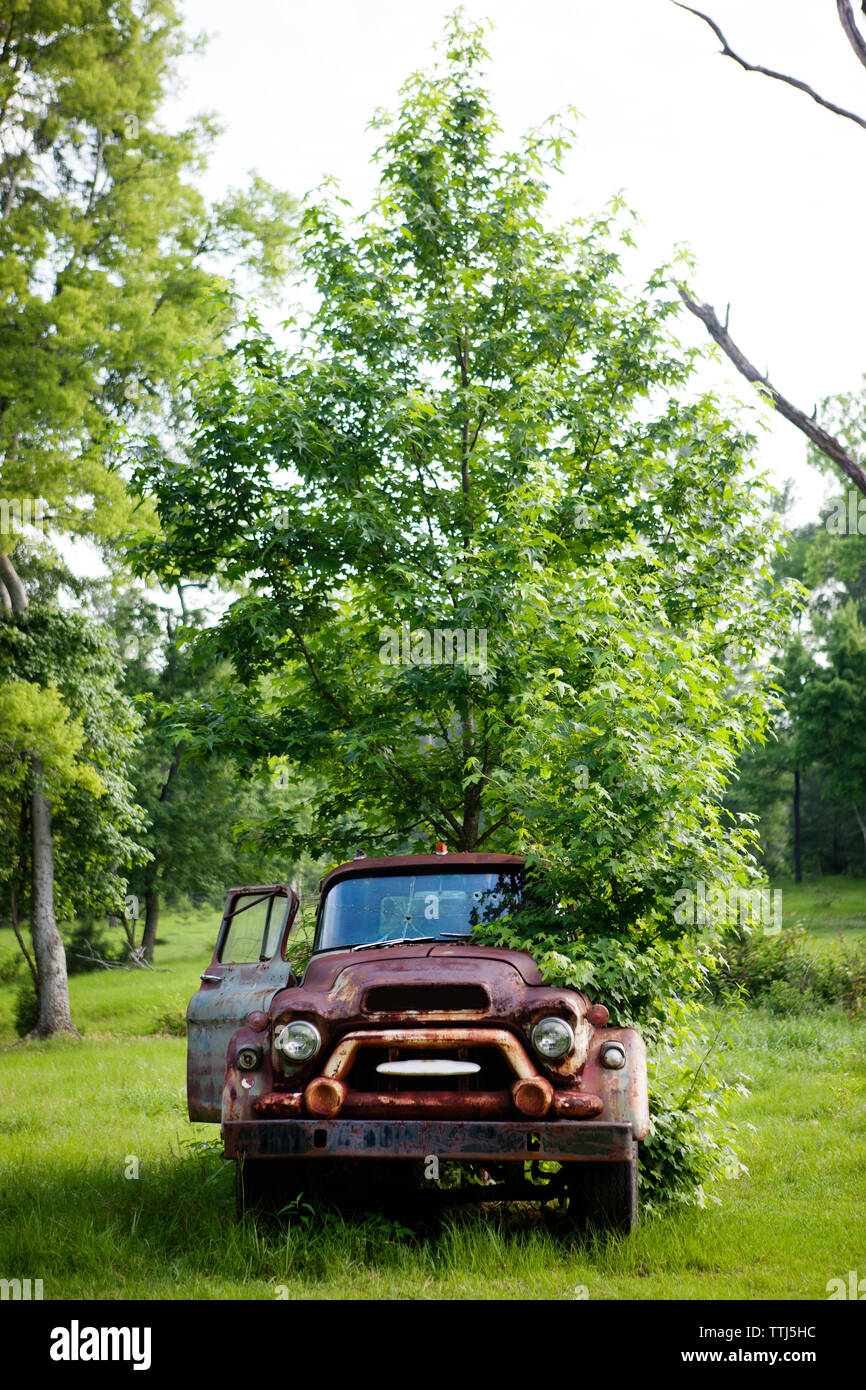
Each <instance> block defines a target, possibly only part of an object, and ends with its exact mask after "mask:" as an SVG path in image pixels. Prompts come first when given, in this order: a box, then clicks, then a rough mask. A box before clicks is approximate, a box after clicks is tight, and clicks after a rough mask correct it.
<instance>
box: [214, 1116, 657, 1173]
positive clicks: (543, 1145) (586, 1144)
mask: <svg viewBox="0 0 866 1390" xmlns="http://www.w3.org/2000/svg"><path fill="white" fill-rule="evenodd" d="M223 1139H224V1143H225V1154H226V1157H227V1158H239V1157H249V1158H252V1157H260V1158H291V1157H296V1158H300V1157H305V1158H306V1157H310V1158H315V1157H317V1156H324V1157H335V1156H345V1157H351V1158H375V1159H383V1158H425V1157H427V1155H429V1154H436V1156H437V1157H438V1158H439V1159H440V1161H442V1160H445V1159H465V1160H467V1161H470V1160H471V1161H483V1160H484V1159H485V1158H486V1159H490V1160H491V1161H492V1160H494V1159H495V1160H501V1161H505V1160H507V1159H515V1160H519V1161H524V1162H525V1161H526V1160H527V1159H532V1160H535V1159H538V1160H542V1161H544V1160H553V1161H558V1162H562V1163H569V1162H595V1163H606V1162H609V1163H621V1162H623V1161H624V1160H626V1159H630V1158H631V1157H632V1156H633V1153H634V1138H633V1136H632V1132H631V1125H630V1124H596V1123H589V1124H586V1123H581V1122H571V1121H568V1120H556V1121H553V1122H551V1121H547V1120H538V1121H535V1122H533V1121H509V1120H501V1121H495V1120H491V1121H485V1120H396V1119H395V1120H374V1119H369V1120H367V1119H363V1120H360V1119H354V1120H349V1119H345V1120H344V1119H339V1120H269V1121H268V1122H267V1124H256V1123H244V1122H239V1121H235V1122H232V1123H230V1124H226V1125H225V1126H224V1127H223Z"/></svg>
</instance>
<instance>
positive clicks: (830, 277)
mask: <svg viewBox="0 0 866 1390" xmlns="http://www.w3.org/2000/svg"><path fill="white" fill-rule="evenodd" d="M453 7H454V6H453V3H450V0H246V3H245V4H243V5H239V4H238V3H237V0H231V2H230V0H185V3H183V10H184V12H185V14H186V26H187V29H188V31H189V32H191V33H195V32H198V31H200V30H206V31H207V32H208V33H210V35H211V41H210V44H209V45H208V48H207V50H206V52H205V54H204V55H203V56H200V57H197V58H190V59H188V60H185V62H184V64H183V69H182V71H183V76H184V79H185V84H186V85H185V88H184V90H183V92H182V93H181V94H180V95H179V96H178V97H177V98H176V99H175V101H174V102H173V103H172V104H171V106H170V107H169V108H168V109H167V112H166V119H167V121H168V122H170V123H171V124H174V122H175V121H179V120H180V119H182V118H183V117H184V116H185V115H188V114H191V113H193V112H196V111H200V110H210V111H214V112H216V113H217V114H218V115H219V116H220V117H221V119H222V120H223V122H224V124H225V126H226V132H225V134H224V136H223V137H222V139H221V141H220V142H219V145H218V148H217V150H216V151H215V154H214V158H213V161H212V164H211V168H210V170H209V173H208V176H207V180H206V189H207V191H208V192H209V193H211V194H212V195H214V196H217V195H219V194H220V193H221V192H222V191H224V189H225V188H226V187H227V186H228V185H230V184H234V185H237V184H239V183H242V182H243V181H244V176H245V173H246V171H247V170H248V169H251V168H256V169H258V170H259V171H260V172H261V173H262V174H263V175H264V176H265V177H266V178H268V179H270V180H271V181H272V182H273V183H276V184H278V185H280V186H282V187H284V188H287V189H288V190H289V191H291V192H292V193H294V194H297V195H301V194H303V193H305V192H306V191H307V190H308V189H310V188H312V187H314V186H315V185H317V184H318V183H319V182H320V181H321V180H322V178H323V177H324V176H325V175H326V174H331V175H335V176H336V177H337V178H338V179H339V180H340V181H341V182H342V184H343V192H344V193H345V195H346V196H347V197H349V198H350V199H351V200H352V202H353V203H355V204H356V205H357V206H358V208H359V210H361V209H363V208H364V207H365V206H366V204H367V202H368V200H369V194H370V191H371V189H372V187H373V185H374V182H375V173H374V170H373V167H372V165H371V162H370V155H371V152H372V150H373V148H374V144H375V137H374V136H373V134H372V133H370V132H368V131H366V129H365V127H366V124H367V122H368V120H369V118H370V116H371V115H372V113H373V111H374V109H375V108H376V107H378V106H386V107H393V106H394V105H395V104H396V94H397V90H398V88H399V86H400V85H401V83H402V81H403V80H404V79H405V78H406V77H407V76H408V74H409V73H410V72H411V71H412V70H414V69H416V68H419V67H424V66H427V65H428V64H429V63H430V61H431V59H432V44H433V42H434V41H435V40H436V39H437V38H438V37H439V36H440V34H441V32H442V29H443V20H444V16H445V15H446V14H448V13H449V12H450V11H451V10H452V9H453ZM698 7H699V8H705V9H706V10H707V12H708V13H710V14H711V15H712V16H713V18H714V19H715V20H716V22H717V23H718V24H720V26H721V27H722V29H723V30H724V31H725V34H726V36H727V38H728V42H729V43H730V44H731V46H732V47H733V48H734V49H735V50H736V51H737V52H739V53H741V54H742V55H743V56H744V57H745V58H747V59H748V60H750V61H751V62H755V63H762V64H763V65H765V66H767V67H771V68H776V69H780V70H782V71H784V72H789V73H791V74H793V75H794V76H797V77H800V78H802V79H803V80H805V81H807V82H809V83H810V85H811V86H813V87H814V88H815V89H816V90H817V91H819V92H820V93H821V94H822V95H823V96H825V97H827V98H828V99H829V100H832V101H835V102H836V103H837V104H840V105H843V106H848V107H850V108H852V109H853V110H855V111H857V112H858V113H859V114H863V115H866V68H863V67H862V66H861V65H860V64H859V63H858V62H857V60H856V58H855V56H854V54H853V52H852V51H851V49H850V48H849V46H848V43H847V40H846V39H845V37H844V34H843V32H842V29H841V27H840V25H839V22H838V19H837V17H836V7H835V5H834V4H832V0H760V3H758V0H698ZM465 8H466V10H467V12H468V14H469V15H470V16H472V17H473V18H484V17H488V18H491V19H492V20H493V21H494V23H495V25H496V28H495V30H494V32H493V34H492V35H491V36H490V39H489V43H488V47H489V48H490V51H491V65H490V70H489V77H488V81H489V86H490V89H491V91H492V94H493V99H494V106H495V108H496V110H497V112H498V115H499V119H500V123H501V125H502V126H503V132H504V139H505V140H506V142H510V141H513V140H514V139H516V137H518V136H519V134H520V133H521V132H522V131H523V130H524V129H525V128H527V127H528V126H531V125H535V124H537V123H538V122H539V121H541V120H543V119H544V118H545V117H546V116H547V115H549V114H551V113H552V112H554V111H557V110H562V109H564V108H565V107H567V106H568V105H570V104H572V105H574V106H576V107H577V109H578V110H579V111H580V112H581V113H582V115H583V120H582V121H581V124H580V131H579V141H578V145H577V147H576V149H575V150H574V151H573V152H572V155H571V157H570V159H569V162H568V165H567V173H566V176H565V177H564V178H563V179H562V180H559V181H558V184H557V185H555V188H554V199H553V201H552V204H551V209H552V213H553V215H554V216H555V217H557V218H558V217H566V216H569V215H572V214H574V213H579V212H590V211H594V210H596V209H600V208H601V206H602V205H603V203H604V202H605V201H606V200H607V198H608V197H609V196H610V194H611V193H612V192H614V191H616V190H618V189H622V190H624V191H625V194H626V197H627V201H628V203H629V204H630V206H632V207H634V208H635V210H636V211H637V212H638V213H639V214H640V216H641V218H642V220H643V223H644V226H643V228H642V230H641V232H640V236H639V244H640V259H641V262H642V263H643V262H645V261H646V262H660V261H662V260H664V259H665V258H667V257H668V256H669V254H670V253H671V251H672V249H673V247H674V246H675V245H676V244H677V243H678V242H686V243H687V244H688V245H689V246H690V247H691V249H692V250H693V252H694V253H695V255H696V256H697V259H698V264H699V271H698V275H697V277H696V279H695V285H696V288H697V289H698V291H699V294H700V296H701V298H702V299H704V300H708V301H709V302H710V303H711V304H713V305H714V306H715V308H716V310H717V312H718V313H719V315H720V317H722V318H724V313H725V306H726V304H727V303H728V302H729V301H730V304H731V317H730V329H731V333H732V335H733V337H734V339H735V341H737V342H738V344H739V346H740V347H741V349H742V350H743V351H744V352H745V353H746V355H747V356H749V357H750V358H751V359H752V360H753V361H754V362H755V363H756V365H757V366H758V367H759V368H761V369H764V368H766V367H769V370H770V377H771V380H772V381H773V382H774V384H775V385H776V386H778V388H779V389H780V390H781V391H783V392H784V393H785V394H787V395H788V396H789V398H790V399H792V400H793V401H794V403H795V404H797V405H799V406H800V407H801V408H803V409H805V410H806V411H807V413H809V412H811V410H812V407H813V405H814V404H815V403H816V402H818V401H820V399H821V398H822V397H823V396H825V395H829V394H830V393H835V392H838V391H843V390H852V389H855V388H857V387H858V385H859V384H860V381H861V374H862V371H863V369H864V367H866V354H864V352H863V340H864V324H866V277H864V276H863V275H862V273H857V272H858V270H859V266H858V267H857V268H856V269H854V270H853V273H852V264H851V260H852V256H854V255H855V254H856V253H857V252H859V250H860V242H861V240H862V234H863V212H864V193H863V177H862V169H863V159H864V155H866V130H862V129H860V128H859V127H857V126H856V125H855V124H854V123H853V122H851V121H847V120H844V119H842V118H841V117H839V116H835V115H833V114H832V113H830V112H828V111H824V110H822V109H821V108H820V107H818V106H817V105H816V104H815V103H814V102H813V101H811V100H810V99H809V98H808V97H807V96H806V95H805V94H803V93H800V92H797V91H794V90H792V89H791V88H789V87H787V86H785V85H784V84H782V83H779V82H774V81H771V80H769V79H768V78H765V77H762V76H760V75H759V74H752V73H745V72H743V71H742V69H740V68H739V67H737V66H736V65H735V64H734V63H733V62H732V61H731V60H730V59H726V58H722V57H721V56H720V55H719V53H718V48H719V45H718V42H717V40H716V39H715V37H714V36H713V34H712V33H711V32H710V30H709V29H708V27H707V26H706V25H705V24H704V23H703V22H702V21H701V20H699V19H696V18H695V17H694V16H692V15H689V14H687V13H685V12H684V11H683V10H680V9H677V8H675V6H674V5H673V4H672V3H670V0H534V3H533V4H531V5H527V4H526V3H525V0H467V3H466V6H465ZM856 8H857V10H858V12H859V6H857V7H856ZM682 335H683V337H684V339H686V340H688V341H693V342H705V341H708V340H707V339H706V338H705V335H704V330H703V328H702V326H701V325H700V324H698V323H697V321H696V320H693V319H691V317H690V316H684V318H683V327H682ZM712 377H713V381H714V382H715V383H716V384H718V385H719V386H721V387H724V386H725V384H726V383H727V384H728V385H729V386H730V387H732V388H733V390H734V391H735V392H736V394H737V395H739V396H740V397H742V396H743V394H744V393H746V392H748V391H749V389H750V388H748V387H747V386H746V384H745V382H743V381H742V379H741V378H739V377H738V376H737V374H736V372H735V371H734V369H733V368H732V367H730V366H729V364H728V363H727V361H725V362H724V364H723V365H719V366H718V368H714V369H713V373H712ZM805 448H806V446H805V440H804V439H803V437H802V436H801V435H800V434H799V432H798V431H796V430H795V429H794V428H793V426H790V425H788V424H787V423H786V422H785V421H783V420H781V419H779V418H778V417H773V422H772V428H771V431H770V432H769V434H767V435H766V436H764V438H763V439H762V443H761V445H760V455H759V457H760V459H761V460H762V461H763V462H764V463H765V464H766V466H767V467H769V468H771V469H772V471H773V472H774V474H775V475H776V476H777V477H778V478H779V479H780V480H781V479H783V478H784V477H793V478H794V479H795V482H796V486H797V495H798V499H799V501H798V505H797V508H796V510H795V512H794V514H793V520H794V521H795V522H801V521H805V520H808V519H810V518H812V517H814V516H815V514H816V511H817V510H818V508H819V506H820V503H821V499H822V498H823V497H824V495H825V493H826V492H827V490H828V486H829V485H828V482H827V480H825V479H824V478H822V476H821V475H820V474H819V473H817V472H816V471H815V470H812V469H810V468H809V467H808V465H807V464H806V461H805Z"/></svg>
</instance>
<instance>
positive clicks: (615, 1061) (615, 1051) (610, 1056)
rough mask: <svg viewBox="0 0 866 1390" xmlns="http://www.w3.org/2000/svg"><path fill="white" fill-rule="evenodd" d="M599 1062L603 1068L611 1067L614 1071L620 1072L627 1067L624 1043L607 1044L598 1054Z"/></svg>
mask: <svg viewBox="0 0 866 1390" xmlns="http://www.w3.org/2000/svg"><path fill="white" fill-rule="evenodd" d="M598 1060H599V1061H600V1062H601V1065H602V1066H603V1067H610V1068H611V1070H612V1071H619V1070H620V1069H621V1068H622V1067H624V1066H625V1048H624V1047H623V1045H622V1043H618V1042H609V1043H605V1044H604V1045H603V1047H602V1048H601V1051H600V1052H599V1054H598Z"/></svg>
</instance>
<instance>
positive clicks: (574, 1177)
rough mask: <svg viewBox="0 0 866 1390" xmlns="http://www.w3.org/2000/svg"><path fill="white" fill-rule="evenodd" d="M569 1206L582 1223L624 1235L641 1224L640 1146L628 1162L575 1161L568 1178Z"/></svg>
mask: <svg viewBox="0 0 866 1390" xmlns="http://www.w3.org/2000/svg"><path fill="white" fill-rule="evenodd" d="M568 1192H569V1209H571V1208H572V1207H574V1209H575V1210H574V1215H575V1217H576V1218H577V1220H578V1221H580V1222H585V1223H586V1224H587V1225H589V1226H595V1227H597V1228H599V1229H601V1230H607V1231H619V1232H621V1233H622V1234H624V1235H628V1234H629V1232H631V1231H634V1230H636V1229H637V1224H638V1158H637V1146H636V1145H635V1152H634V1154H633V1156H632V1157H631V1158H630V1159H629V1160H628V1161H627V1162H625V1163H575V1164H574V1171H573V1172H572V1173H570V1174H569V1178H568Z"/></svg>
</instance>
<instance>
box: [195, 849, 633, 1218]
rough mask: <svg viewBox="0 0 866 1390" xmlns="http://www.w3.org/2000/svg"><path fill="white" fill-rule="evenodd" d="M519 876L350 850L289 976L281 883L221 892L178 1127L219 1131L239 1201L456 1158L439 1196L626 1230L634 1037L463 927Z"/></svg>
mask: <svg viewBox="0 0 866 1390" xmlns="http://www.w3.org/2000/svg"><path fill="white" fill-rule="evenodd" d="M522 881H523V861H522V859H520V858H519V857H518V856H514V855H503V854H481V853H448V852H445V851H444V850H442V849H440V851H438V852H437V853H436V854H428V855H401V856H392V857H389V858H380V859H372V858H366V857H363V856H359V857H357V858H356V859H354V860H352V861H351V862H349V863H346V864H341V865H339V866H338V867H337V868H335V869H333V870H332V871H331V872H330V873H329V874H327V875H326V876H325V878H324V879H323V880H322V883H321V885H320V897H319V905H318V911H317V917H316V927H315V936H314V940H313V944H312V952H311V955H310V959H309V963H308V965H307V967H306V970H305V971H304V973H303V977H302V978H300V979H299V978H297V977H296V976H295V973H294V971H293V969H292V967H291V964H290V962H289V958H288V943H289V936H290V932H291V930H292V926H293V923H294V921H295V918H296V914H297V908H298V902H297V897H296V895H295V893H294V892H293V890H292V888H291V887H290V886H288V885H286V884H274V885H269V886H265V887H261V886H259V887H255V886H253V887H245V888H235V889H232V890H231V891H230V893H229V896H228V902H227V905H226V912H225V915H224V917H223V921H222V924H221V927H220V932H219V935H218V938H217V942H216V946H215V949H214V955H213V959H212V961H211V964H210V966H209V967H208V969H207V971H205V972H204V973H203V975H202V984H201V988H200V989H199V991H198V992H197V994H196V995H195V996H194V997H193V999H192V1001H191V1002H190V1006H189V1011H188V1049H189V1051H188V1094H189V1113H190V1117H191V1118H192V1119H194V1120H209V1121H213V1122H219V1123H220V1125H221V1127H222V1138H223V1142H224V1145H225V1153H226V1157H227V1158H229V1159H234V1160H235V1161H236V1164H237V1169H236V1172H237V1193H238V1207H239V1211H241V1212H243V1211H245V1210H246V1209H247V1208H248V1207H250V1206H262V1205H272V1206H273V1205H274V1204H275V1205H276V1206H277V1207H278V1208H279V1207H280V1206H281V1205H283V1206H285V1205H286V1204H287V1203H288V1202H289V1201H290V1200H291V1198H292V1197H293V1196H294V1195H296V1194H297V1192H299V1191H301V1190H303V1191H312V1190H314V1189H318V1190H322V1188H324V1190H326V1191H329V1190H330V1191H331V1192H332V1193H333V1192H337V1191H340V1190H342V1189H345V1188H346V1187H347V1186H348V1185H355V1186H357V1185H360V1186H362V1187H363V1186H364V1184H365V1182H368V1183H369V1186H370V1187H371V1189H372V1188H373V1187H375V1185H376V1183H377V1182H378V1183H379V1184H380V1186H381V1184H382V1183H383V1182H384V1185H385V1187H386V1188H388V1189H390V1190H393V1189H395V1188H396V1187H399V1186H400V1185H401V1184H402V1182H403V1181H404V1179H406V1178H411V1179H412V1181H414V1182H415V1183H416V1185H417V1186H418V1187H420V1188H424V1187H426V1188H427V1189H428V1190H431V1189H435V1188H437V1186H438V1181H439V1174H440V1171H441V1168H440V1165H443V1164H447V1165H449V1167H451V1166H452V1165H455V1164H456V1165H460V1166H461V1167H462V1168H464V1169H467V1170H470V1171H471V1172H472V1174H473V1176H474V1177H475V1178H476V1181H475V1183H474V1184H473V1183H469V1184H468V1185H467V1186H466V1187H465V1188H463V1189H461V1188H451V1189H448V1190H447V1191H446V1190H441V1191H440V1193H439V1195H440V1196H441V1197H442V1199H443V1200H448V1199H449V1193H450V1195H451V1197H454V1193H455V1192H457V1191H461V1192H462V1196H461V1197H459V1198H456V1197H454V1199H455V1200H465V1199H466V1197H467V1195H468V1196H469V1197H470V1198H471V1197H472V1195H473V1194H476V1195H477V1197H478V1198H479V1199H481V1200H485V1201H496V1200H515V1199H517V1200H524V1201H525V1200H527V1199H530V1200H534V1201H542V1202H555V1203H556V1204H557V1205H558V1207H559V1208H560V1209H561V1210H563V1211H565V1212H567V1214H568V1215H569V1216H573V1217H576V1218H578V1219H579V1220H580V1221H581V1222H587V1221H588V1222H591V1223H593V1224H596V1225H600V1226H604V1227H615V1228H617V1229H620V1230H631V1229H633V1228H634V1226H635V1225H636V1223H637V1219H638V1145H639V1143H640V1141H641V1140H642V1139H643V1138H644V1137H645V1135H646V1133H647V1130H648V1127H649V1111H648V1102H647V1083H646V1054H645V1049H644V1044H643V1040H642V1038H641V1037H640V1035H639V1034H638V1033H637V1032H636V1031H635V1030H634V1029H631V1028H617V1027H611V1026H610V1025H609V1015H608V1010H607V1009H606V1008H605V1006H604V1004H603V1003H601V1002H593V1001H592V1000H591V999H590V998H589V997H588V996H587V994H585V993H584V992H583V991H582V990H575V989H567V988H558V987H555V986H549V985H545V984H544V981H543V979H542V976H541V972H540V970H539V969H538V966H537V965H536V963H535V962H534V961H533V959H532V957H531V955H530V954H528V953H527V952H525V951H517V950H508V949H504V948H501V947H493V946H489V945H486V944H485V943H484V941H483V940H482V939H479V937H478V933H477V930H476V929H477V928H478V927H479V926H482V925H483V924H485V923H490V922H491V921H495V920H496V919H497V918H498V917H500V916H503V915H504V914H506V913H507V912H508V910H509V906H510V905H511V904H513V903H514V901H515V898H516V897H518V898H519V895H520V893H521V885H522ZM451 1170H452V1171H453V1168H451ZM479 1174H481V1175H482V1176H481V1181H480V1182H479V1181H477V1178H478V1175H479Z"/></svg>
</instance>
